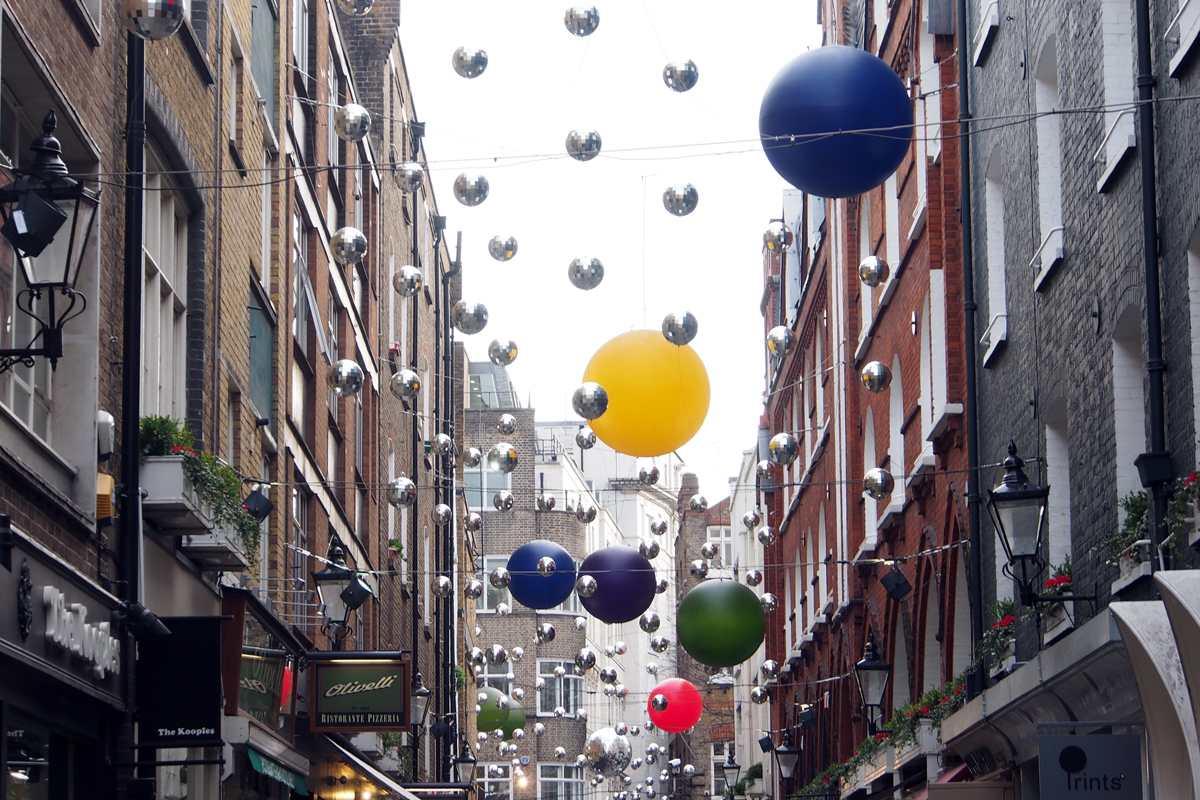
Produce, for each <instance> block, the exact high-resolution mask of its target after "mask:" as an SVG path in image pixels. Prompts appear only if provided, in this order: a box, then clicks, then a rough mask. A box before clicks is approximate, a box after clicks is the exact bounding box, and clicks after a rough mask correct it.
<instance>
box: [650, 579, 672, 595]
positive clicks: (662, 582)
mask: <svg viewBox="0 0 1200 800" xmlns="http://www.w3.org/2000/svg"><path fill="white" fill-rule="evenodd" d="M670 588H671V582H670V581H669V580H667V579H666V578H659V579H658V582H657V583H655V584H654V593H655V594H665V593H666V591H667V589H670Z"/></svg>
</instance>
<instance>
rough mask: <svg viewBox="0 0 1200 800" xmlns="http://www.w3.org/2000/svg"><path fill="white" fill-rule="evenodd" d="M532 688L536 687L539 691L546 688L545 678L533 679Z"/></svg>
mask: <svg viewBox="0 0 1200 800" xmlns="http://www.w3.org/2000/svg"><path fill="white" fill-rule="evenodd" d="M533 688H534V689H537V690H538V691H539V692H540V691H542V690H544V689H545V688H546V679H545V678H538V679H537V680H535V681H534V682H533Z"/></svg>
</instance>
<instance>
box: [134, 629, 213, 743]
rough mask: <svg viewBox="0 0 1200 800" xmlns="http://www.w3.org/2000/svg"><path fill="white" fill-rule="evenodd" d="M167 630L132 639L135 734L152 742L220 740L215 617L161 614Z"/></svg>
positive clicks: (145, 740) (143, 739) (211, 741)
mask: <svg viewBox="0 0 1200 800" xmlns="http://www.w3.org/2000/svg"><path fill="white" fill-rule="evenodd" d="M161 619H162V622H163V624H164V625H166V626H167V628H168V629H169V630H170V631H171V633H170V634H169V635H167V636H143V637H142V638H141V639H139V640H138V656H137V671H136V673H135V675H136V679H137V709H138V739H139V743H140V744H143V745H157V746H158V747H209V746H213V745H219V744H221V708H222V705H223V703H222V699H221V618H220V617H162V618H161Z"/></svg>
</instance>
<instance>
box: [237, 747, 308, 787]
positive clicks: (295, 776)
mask: <svg viewBox="0 0 1200 800" xmlns="http://www.w3.org/2000/svg"><path fill="white" fill-rule="evenodd" d="M246 753H247V754H249V756H250V764H251V766H253V767H254V769H255V770H257V771H258V772H261V773H262V774H263V775H266V776H267V777H268V778H274V779H275V780H277V781H279V782H280V783H283V784H286V785H288V786H290V787H292V789H294V790H295V791H296V793H297V794H302V795H304V796H306V797H307V796H308V787H307V786H305V785H304V776H303V775H301V774H300V773H299V772H296V771H295V770H293V769H289V768H288V767H285V766H284V765H283V764H280V763H279V762H278V761H275V760H274V759H272V758H271V757H270V756H267V755H263V754H262V753H260V752H258V751H257V750H255V749H254V748H253V747H251V746H250V745H246Z"/></svg>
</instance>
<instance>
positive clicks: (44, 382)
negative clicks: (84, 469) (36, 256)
mask: <svg viewBox="0 0 1200 800" xmlns="http://www.w3.org/2000/svg"><path fill="white" fill-rule="evenodd" d="M26 288H27V285H26V283H25V272H24V270H22V269H21V268H20V265H19V262H18V259H17V253H16V251H15V250H13V248H12V245H11V244H9V243H8V240H5V241H4V242H3V245H0V302H2V303H3V308H4V310H5V314H6V315H7V317H8V319H9V324H8V325H5V326H4V328H3V330H2V331H0V347H25V346H27V345H28V344H29V343H30V342H32V341H33V337H34V336H36V335H37V334H38V330H39V328H38V324H37V322H36V321H34V319H33V318H32V317H30V316H29V315H28V314H26V313H25V312H24V311H23V310H21V307H19V306H18V305H17V299H18V298H20V296H21V292H23V291H25V290H26ZM34 310H36V311H37V312H38V313H43V312H45V311H46V308H45V298H43V299H42V300H39V301H36V302H35V303H34ZM53 374H54V373H53V372H52V371H51V369H50V362H49V360H48V359H45V358H37V359H34V362H33V366H32V367H26V366H25V365H24V364H15V365H14V366H13V367H12V369H10V370H8V371H7V372H5V373H3V374H0V402H3V403H4V405H5V407H6V408H8V410H9V411H11V412H12V413H13V415H14V416H16V417H17V419H19V420H21V422H23V423H25V425H26V426H28V428H29V430H31V431H33V433H34V434H35V435H36V436H37V437H38V438H39V439H42V440H43V441H45V442H50V440H51V437H50V411H51V393H50V392H51V383H52V376H53Z"/></svg>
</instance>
